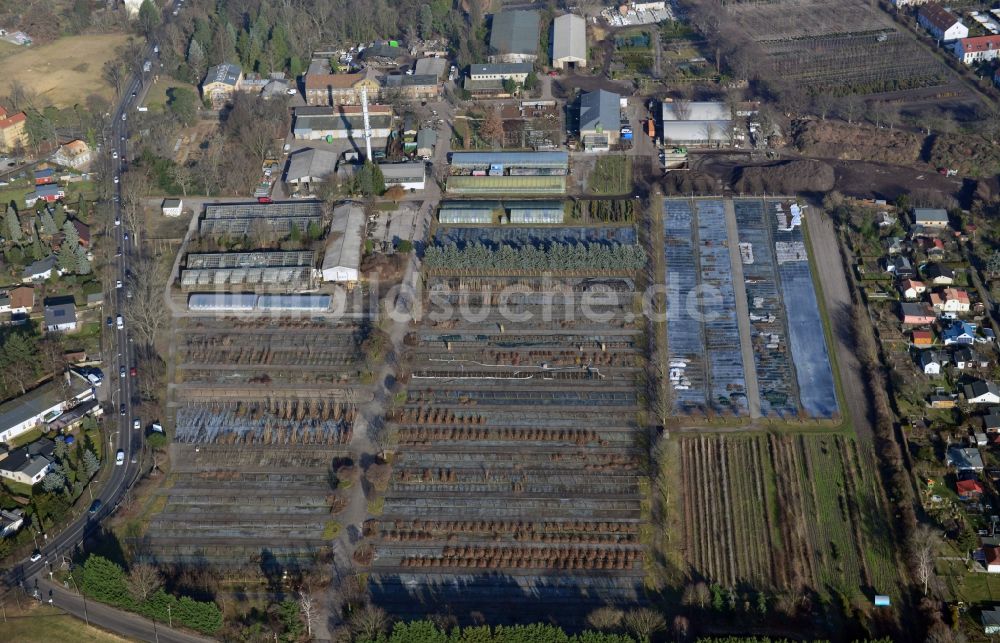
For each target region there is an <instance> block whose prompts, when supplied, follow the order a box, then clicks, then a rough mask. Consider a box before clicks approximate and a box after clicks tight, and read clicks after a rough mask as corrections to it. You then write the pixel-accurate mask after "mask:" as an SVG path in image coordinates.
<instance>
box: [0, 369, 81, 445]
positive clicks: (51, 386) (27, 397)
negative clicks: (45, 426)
mask: <svg viewBox="0 0 1000 643" xmlns="http://www.w3.org/2000/svg"><path fill="white" fill-rule="evenodd" d="M64 378H65V380H66V383H67V384H68V385H69V393H68V394H64V393H63V390H62V382H58V381H55V380H51V381H49V382H47V383H45V384H43V385H41V386H39V387H38V388H36V389H33V390H31V391H28V392H27V393H25V394H24V395H22V396H21V397H18V398H15V399H13V400H11V401H9V402H6V403H4V404H2V405H0V442H6V443H9V442H10V441H11V440H13V439H14V438H16V437H17V436H19V435H21V434H23V433H26V432H28V431H30V430H31V429H33V428H35V427H36V426H38V425H39V424H42V423H43V422H45V421H49V420H53V419H55V418H57V417H59V416H60V415H61V414H62V412H63V411H67V410H69V409H71V408H73V407H74V406H76V405H77V404H79V403H80V402H86V401H87V400H92V399H94V390H93V388H92V387H91V384H90V381H88V380H87V378H86V377H84V376H82V375H80V374H78V373H75V372H72V371H66V374H65V375H64Z"/></svg>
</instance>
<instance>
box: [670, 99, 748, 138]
mask: <svg viewBox="0 0 1000 643" xmlns="http://www.w3.org/2000/svg"><path fill="white" fill-rule="evenodd" d="M661 118H662V121H663V142H664V143H665V144H667V145H683V146H687V147H719V146H724V145H729V144H730V143H731V142H732V137H733V116H732V110H730V108H729V107H727V106H726V104H725V103H720V102H717V101H710V102H688V101H674V102H671V101H664V103H663V109H662V117H661Z"/></svg>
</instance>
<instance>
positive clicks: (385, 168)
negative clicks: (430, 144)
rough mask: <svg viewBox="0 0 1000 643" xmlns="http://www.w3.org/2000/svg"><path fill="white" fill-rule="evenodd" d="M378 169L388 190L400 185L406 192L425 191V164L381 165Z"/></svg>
mask: <svg viewBox="0 0 1000 643" xmlns="http://www.w3.org/2000/svg"><path fill="white" fill-rule="evenodd" d="M378 167H379V169H380V170H382V176H383V178H384V179H385V187H387V188H390V187H392V186H394V185H398V186H400V187H402V188H403V189H404V190H423V189H424V182H425V180H426V168H425V167H424V164H423V163H380V164H379V166H378Z"/></svg>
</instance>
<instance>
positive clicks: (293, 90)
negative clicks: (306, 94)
mask: <svg viewBox="0 0 1000 643" xmlns="http://www.w3.org/2000/svg"><path fill="white" fill-rule="evenodd" d="M285 93H286V94H288V95H289V96H294V95H296V94H298V93H299V90H297V89H293V88H291V87H289V88H288V89H286V90H285Z"/></svg>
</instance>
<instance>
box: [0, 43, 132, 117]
mask: <svg viewBox="0 0 1000 643" xmlns="http://www.w3.org/2000/svg"><path fill="white" fill-rule="evenodd" d="M127 40H128V36H126V35H125V34H95V35H87V36H69V37H67V38H60V39H58V40H56V41H55V42H53V43H49V44H47V45H42V46H40V47H35V46H31V47H26V48H23V50H22V51H20V52H18V53H14V54H12V55H10V56H7V57H6V58H3V59H2V60H0V77H2V78H4V79H6V81H7V82H8V83H9V82H10V81H14V80H16V81H18V82H20V83H21V84H23V85H24V86H25V87H27V88H29V89H30V90H31V91H32V92H34V93H35V94H37V95H38V96H39V97H40V98H42V99H44V100H45V101H49V102H51V103H52V104H53V105H55V106H56V107H72V106H73V105H75V104H77V103H82V102H83V101H84V100H85V99H86V98H87V96H88V95H90V94H100V95H101V96H104V97H105V98H108V99H110V98H112V90H111V87H109V86H108V84H107V83H106V82H104V80H103V79H102V78H101V75H102V70H103V68H104V63H105V62H107V61H109V60H111V59H112V58H113V57H114V55H115V50H116V49H117V48H118V47H120V46H122V45H124V44H125V43H126V41H127Z"/></svg>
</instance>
